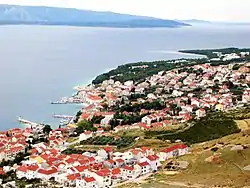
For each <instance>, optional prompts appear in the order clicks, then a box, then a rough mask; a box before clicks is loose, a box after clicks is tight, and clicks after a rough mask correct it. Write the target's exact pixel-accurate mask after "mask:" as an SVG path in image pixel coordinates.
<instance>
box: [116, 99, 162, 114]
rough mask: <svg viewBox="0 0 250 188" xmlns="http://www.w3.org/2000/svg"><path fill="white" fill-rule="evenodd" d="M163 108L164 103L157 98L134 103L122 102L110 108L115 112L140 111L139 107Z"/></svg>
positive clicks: (148, 108) (149, 108)
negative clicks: (122, 103)
mask: <svg viewBox="0 0 250 188" xmlns="http://www.w3.org/2000/svg"><path fill="white" fill-rule="evenodd" d="M164 108H165V105H164V103H162V102H161V101H158V100H154V101H152V102H148V101H146V102H144V103H135V104H131V103H128V104H124V105H122V106H114V107H113V108H112V110H113V111H116V112H140V110H141V109H145V110H151V109H154V110H162V109H164Z"/></svg>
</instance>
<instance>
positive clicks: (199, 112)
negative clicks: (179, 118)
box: [195, 108, 206, 118]
mask: <svg viewBox="0 0 250 188" xmlns="http://www.w3.org/2000/svg"><path fill="white" fill-rule="evenodd" d="M195 114H196V116H197V117H198V118H201V117H204V116H206V110H205V109H203V108H201V109H199V110H196V112H195Z"/></svg>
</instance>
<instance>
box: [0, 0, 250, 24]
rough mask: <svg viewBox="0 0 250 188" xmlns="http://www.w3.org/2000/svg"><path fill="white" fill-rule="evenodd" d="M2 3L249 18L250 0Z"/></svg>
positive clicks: (220, 18)
mask: <svg viewBox="0 0 250 188" xmlns="http://www.w3.org/2000/svg"><path fill="white" fill-rule="evenodd" d="M0 4H15V5H32V6H41V5H43V6H53V7H67V8H77V9H87V10H95V11H112V12H117V13H126V14H133V15H141V16H152V17H157V18H163V19H182V20H183V19H200V20H208V21H228V22H250V0H0Z"/></svg>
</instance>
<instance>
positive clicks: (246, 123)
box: [235, 119, 250, 131]
mask: <svg viewBox="0 0 250 188" xmlns="http://www.w3.org/2000/svg"><path fill="white" fill-rule="evenodd" d="M235 122H236V123H237V125H238V127H239V129H241V130H242V131H245V130H248V129H250V119H245V120H235Z"/></svg>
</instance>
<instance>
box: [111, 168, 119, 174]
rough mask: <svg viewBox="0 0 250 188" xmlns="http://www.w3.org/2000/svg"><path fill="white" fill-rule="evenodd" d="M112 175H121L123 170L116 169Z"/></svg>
mask: <svg viewBox="0 0 250 188" xmlns="http://www.w3.org/2000/svg"><path fill="white" fill-rule="evenodd" d="M111 173H112V175H117V174H120V173H121V169H120V168H114V169H112V172H111Z"/></svg>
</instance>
